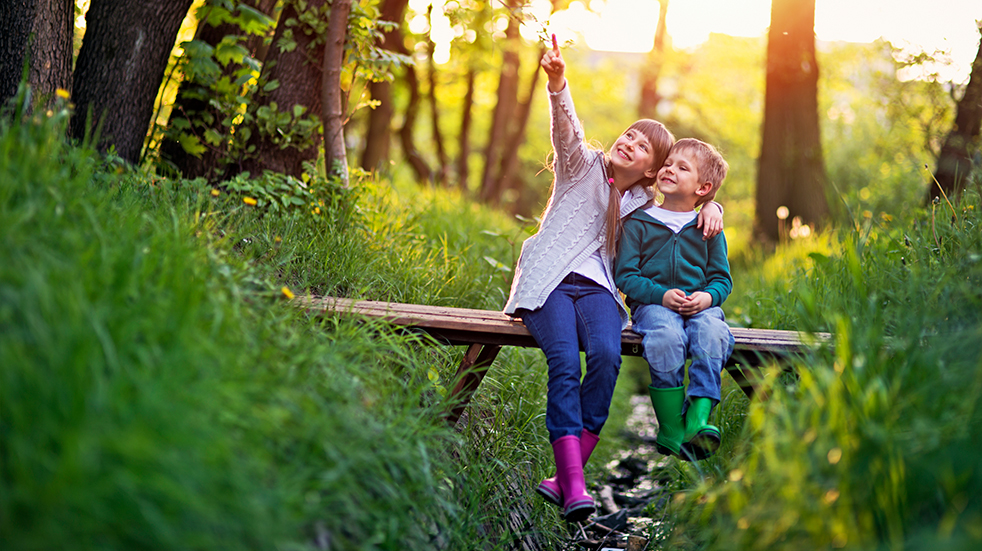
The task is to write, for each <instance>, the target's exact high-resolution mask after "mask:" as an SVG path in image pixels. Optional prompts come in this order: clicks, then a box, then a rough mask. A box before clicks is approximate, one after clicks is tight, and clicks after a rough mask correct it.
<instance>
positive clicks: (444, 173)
mask: <svg viewBox="0 0 982 551" xmlns="http://www.w3.org/2000/svg"><path fill="white" fill-rule="evenodd" d="M432 16H433V4H430V5H429V6H427V8H426V21H427V24H428V26H429V27H430V28H433V25H432ZM435 49H436V44H435V43H434V42H433V40H432V39H431V38H430V36H429V35H428V34H427V35H426V60H427V66H428V68H429V71H428V76H429V85H430V86H429V94H428V97H429V100H430V124H431V126H432V127H433V129H432V132H433V145H435V146H436V159H437V165H438V166H437V173H436V181H437V183H438V184H440V185H441V186H444V187H445V186H446V185H447V180H448V178H449V175H450V160H449V157H447V151H446V148H444V147H443V132H441V131H440V108H439V106H438V105H437V101H436V81H437V78H436V62H435V61H433V51H434V50H435Z"/></svg>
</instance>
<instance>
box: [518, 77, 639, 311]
mask: <svg viewBox="0 0 982 551" xmlns="http://www.w3.org/2000/svg"><path fill="white" fill-rule="evenodd" d="M549 100H550V103H551V110H550V114H551V118H552V129H551V132H552V146H553V149H554V151H555V167H554V170H555V181H554V183H553V189H552V195H551V196H550V197H549V202H548V203H547V204H546V209H545V211H544V212H543V213H542V223H541V225H540V226H539V231H538V232H537V233H536V234H535V235H533V236H532V237H529V238H528V239H526V240H525V243H523V244H522V252H521V255H520V256H519V258H518V266H516V268H515V276H514V279H513V280H512V285H511V293H510V296H509V297H508V303H507V304H505V308H504V312H505V313H506V314H509V315H514V314H515V312H516V310H518V309H519V308H525V309H528V310H535V309H537V308H539V307H541V306H542V305H543V304H545V302H546V299H547V298H548V297H549V294H550V293H552V291H553V290H555V288H556V287H557V286H558V285H559V283H560V282H561V281H562V280H563V278H564V277H566V276H567V275H568V274H569V273H570V272H572V271H573V270H575V269H577V268H579V267H580V265H582V264H583V262H584V261H585V260H586V259H587V258H589V257H590V255H592V254H593V253H594V252H596V251H597V249H600V257H601V259H602V260H603V264H604V267H605V270H604V271H605V274H606V277H607V280H608V281H607V285H606V286H607V288H608V289H611V296H613V298H614V300H615V301H616V302H617V306H618V309H619V311H620V316H621V328H622V329H623V328H624V327H627V323H628V319H629V317H628V313H627V307H626V306H625V305H624V301H623V300H622V299H621V296H620V293H617V292H615V291H613V289H616V287H615V285H614V281H613V272H614V270H613V258H612V257H610V256H609V255H608V254H607V250H606V247H604V246H603V244H604V234H605V231H604V218H605V215H606V213H607V204H608V200H609V193H610V188H609V186H610V184H608V183H607V178H606V172H605V169H604V166H605V158H604V154H603V152H601V151H596V150H594V149H590V148H589V147H587V145H586V142H585V141H584V139H583V127H582V125H581V124H580V121H579V119H577V118H576V111H575V110H574V109H573V97H572V96H571V95H570V92H569V83H567V84H566V85H565V86H564V87H563V89H562V90H560V91H559V92H551V91H550V92H549ZM632 191H633V193H631V194H625V195H624V197H623V198H624V201H622V202H621V218H624V217H625V216H627V215H628V214H630V213H631V212H632V211H634V209H636V208H638V207H640V206H642V205H644V204H645V203H647V202H648V201H650V200H651V199H652V198H653V192H652V191H651V189H650V188H647V189H645V188H642V187H641V186H637V188H636V189H633V190H632Z"/></svg>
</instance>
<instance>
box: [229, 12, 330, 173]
mask: <svg viewBox="0 0 982 551" xmlns="http://www.w3.org/2000/svg"><path fill="white" fill-rule="evenodd" d="M326 4H327V0H308V1H307V3H306V7H307V9H306V11H307V12H309V13H321V12H323V10H324V8H325V5H326ZM279 20H280V23H279V24H278V25H277V26H276V33H275V35H274V37H273V46H272V47H271V48H270V50H269V53H268V54H267V56H266V62H265V63H264V64H263V78H262V79H261V80H262V81H263V82H266V83H272V82H274V81H276V82H278V83H279V86H277V87H276V88H275V89H273V90H270V91H268V92H265V93H261V94H258V95H257V97H256V101H255V105H256V110H255V111H254V112H253V115H254V116H255V120H254V121H253V124H252V125H251V129H252V130H251V135H250V137H249V141H248V146H247V154H246V157H245V158H244V159H243V160H242V161H241V163H240V165H239V171H241V172H249V173H250V174H251V175H252V176H257V175H259V174H261V173H262V172H263V171H265V170H270V171H273V172H280V173H283V174H288V175H290V176H293V177H295V178H300V177H301V176H302V175H303V170H304V169H303V164H304V163H305V162H314V161H315V160H316V159H317V150H318V145H320V135H319V133H318V132H317V126H319V122H320V113H321V105H322V95H321V84H322V80H323V67H324V47H323V45H319V44H316V43H315V42H316V41H317V39H318V38H321V37H319V36H318V35H317V33H315V32H310V33H308V32H307V31H311V29H310V28H309V27H307V26H306V24H305V23H302V22H300V17H299V14H298V13H297V6H296V3H295V2H293V1H290V2H286V3H285V4H284V6H283V11H282V13H281V14H280V19H279ZM291 40H292V41H293V42H294V43H295V47H294V48H292V49H288V48H283V47H281V46H280V44H281V41H282V42H290V41H291ZM300 111H302V113H300V116H299V117H296V116H294V114H295V112H300ZM277 118H280V119H287V118H289V122H284V121H283V120H279V121H278V120H276V119H277ZM298 121H299V124H298Z"/></svg>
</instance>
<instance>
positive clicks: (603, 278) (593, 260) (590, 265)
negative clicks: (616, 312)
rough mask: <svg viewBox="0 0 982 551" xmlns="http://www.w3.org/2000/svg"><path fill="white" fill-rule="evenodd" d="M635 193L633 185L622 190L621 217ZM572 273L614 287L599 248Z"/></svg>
mask: <svg viewBox="0 0 982 551" xmlns="http://www.w3.org/2000/svg"><path fill="white" fill-rule="evenodd" d="M638 193H640V194H644V192H643V191H641V192H638ZM636 195H637V194H635V193H634V188H633V187H632V188H628V190H627V191H625V192H624V196H623V197H621V209H622V210H621V217H622V218H623V217H624V215H625V214H627V213H625V212H624V211H623V208H624V205H626V204H628V203H630V202H631V199H633V198H634V197H635V196H636ZM602 246H603V245H601V247H602ZM573 273H575V274H579V275H581V276H583V277H586V278H589V279H590V280H592V281H593V282H594V283H596V284H598V285H602V286H604V287H606V288H608V289H610V290H611V291H613V290H614V289H612V288H611V287H610V284H609V282H610V281H611V280H612V279H613V278H612V277H607V268H606V266H604V261H603V258H601V257H600V249H599V248H598V249H597V250H595V251H593V254H592V255H590V256H589V257H588V258H587V259H586V260H584V261H583V264H580V267H579V268H577V269H575V270H573Z"/></svg>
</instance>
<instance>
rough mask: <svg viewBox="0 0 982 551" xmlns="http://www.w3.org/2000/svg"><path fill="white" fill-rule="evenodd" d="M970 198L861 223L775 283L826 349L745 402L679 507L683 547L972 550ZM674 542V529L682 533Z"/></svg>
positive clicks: (975, 274)
mask: <svg viewBox="0 0 982 551" xmlns="http://www.w3.org/2000/svg"><path fill="white" fill-rule="evenodd" d="M979 200H980V198H979V196H978V194H976V193H971V194H968V196H967V197H965V198H964V200H963V201H962V202H961V203H959V204H956V205H948V204H945V203H942V204H938V205H935V206H934V207H933V208H932V209H930V210H927V211H924V210H921V211H917V212H915V213H913V214H912V215H911V216H910V217H909V218H907V219H904V220H896V221H892V220H891V221H884V220H877V219H873V218H869V219H865V220H864V221H862V222H861V223H859V224H857V225H856V226H854V227H846V228H843V229H841V230H839V231H838V232H834V233H833V234H831V235H830V236H829V238H830V239H831V240H832V241H833V243H834V244H833V246H832V248H831V251H830V252H828V253H818V252H814V253H811V255H810V263H809V264H807V266H805V265H802V266H801V267H800V268H799V269H797V270H795V271H793V272H792V273H791V274H789V275H786V276H782V278H786V279H787V280H788V281H789V282H790V283H788V286H789V287H790V290H791V296H793V297H794V299H793V300H788V301H786V302H784V303H779V304H778V305H777V306H776V309H783V310H784V316H786V317H787V318H788V319H791V320H793V322H792V323H793V325H795V326H797V327H798V328H799V329H804V330H809V331H829V332H831V334H832V335H833V341H832V346H830V347H824V348H821V349H819V350H818V351H817V352H816V353H815V354H813V355H811V356H809V357H807V358H802V360H801V361H800V362H796V365H795V367H796V370H797V373H798V374H799V375H798V377H797V378H794V379H789V378H787V377H786V376H785V377H779V376H778V373H779V372H777V371H775V373H774V375H773V378H772V380H771V388H770V391H771V397H770V398H769V399H768V400H767V401H755V402H754V403H752V404H751V405H750V408H749V411H748V417H747V429H746V430H745V431H744V432H743V433H742V434H741V435H740V436H739V437H738V438H739V443H738V445H737V449H735V450H734V451H733V453H732V454H731V455H730V456H729V457H728V458H724V459H725V463H724V466H723V467H722V469H721V473H720V474H719V475H717V476H711V477H707V478H705V479H703V480H702V481H701V483H699V484H697V485H695V487H694V488H693V490H692V491H691V493H690V494H688V495H685V496H684V497H682V498H680V501H679V503H678V504H677V505H678V508H677V512H678V514H679V518H680V523H679V525H678V526H677V528H678V531H677V532H676V536H675V540H674V541H676V542H677V543H684V548H695V547H698V548H707V549H801V548H809V549H811V548H828V547H833V548H852V549H880V548H890V549H901V548H907V547H913V548H940V547H944V548H953V549H969V548H974V547H977V546H978V545H979V541H980V540H982V501H980V500H979V496H980V495H982V464H980V463H979V460H978V455H977V454H976V453H975V451H974V450H975V444H974V441H975V435H976V434H977V433H978V431H979V430H980V429H982V413H980V412H982V409H980V407H979V405H980V399H982V378H980V373H982V371H980V370H979V358H980V357H982V350H979V342H982V341H980V339H979V336H980V333H982V318H980V315H979V312H980V311H982V310H980V302H982V299H980V296H982V295H980V293H979V288H980V287H979V286H980V284H982V267H980V264H979V259H980V258H982V237H980V236H982V232H980V231H979V225H980V223H982V217H980V212H979V210H980V209H979V204H980V203H979ZM683 534H685V535H684V536H683Z"/></svg>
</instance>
